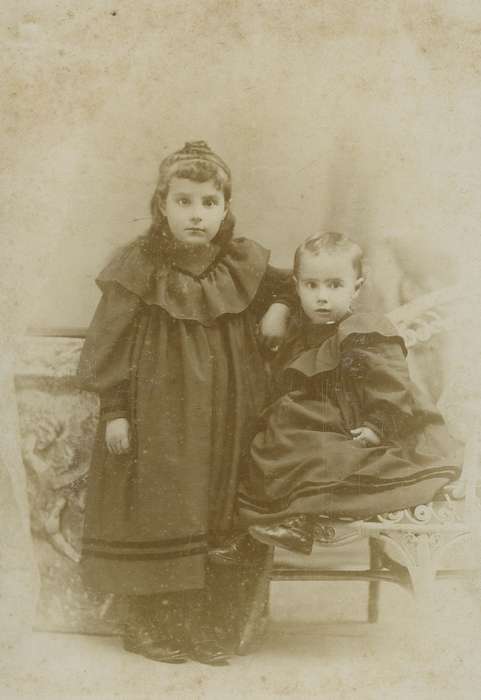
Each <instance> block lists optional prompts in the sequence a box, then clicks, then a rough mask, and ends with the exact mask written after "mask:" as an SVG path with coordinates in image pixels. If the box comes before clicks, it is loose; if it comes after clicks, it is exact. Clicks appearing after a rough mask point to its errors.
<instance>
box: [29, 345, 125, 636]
mask: <svg viewBox="0 0 481 700" xmlns="http://www.w3.org/2000/svg"><path fill="white" fill-rule="evenodd" d="M81 346H82V340H80V339H76V338H42V337H30V338H25V339H23V340H22V341H21V345H20V348H19V353H18V361H17V368H16V381H15V384H16V397H17V406H18V416H19V423H20V439H21V450H22V457H23V462H24V465H25V469H26V474H27V490H28V499H29V504H30V518H31V531H32V537H33V540H34V550H35V555H36V559H37V562H38V566H39V570H40V577H41V590H40V600H39V606H38V614H37V626H38V627H39V628H41V629H48V630H59V631H60V630H61V631H72V632H93V633H107V632H114V631H116V630H117V629H118V627H119V623H118V619H119V608H120V607H121V606H122V602H121V601H120V600H116V599H115V598H114V596H101V595H98V594H96V593H93V592H91V591H88V590H86V589H85V588H84V586H83V584H82V581H81V579H80V575H79V567H78V562H79V558H80V541H81V533H82V525H83V513H84V503H85V494H86V479H87V473H88V468H89V460H90V454H91V448H92V444H93V440H94V435H95V429H96V423H97V411H98V408H97V400H96V397H95V396H93V395H91V394H87V393H85V392H81V391H79V390H78V389H77V388H76V387H75V384H74V375H75V371H76V367H77V364H78V358H79V353H80V349H81Z"/></svg>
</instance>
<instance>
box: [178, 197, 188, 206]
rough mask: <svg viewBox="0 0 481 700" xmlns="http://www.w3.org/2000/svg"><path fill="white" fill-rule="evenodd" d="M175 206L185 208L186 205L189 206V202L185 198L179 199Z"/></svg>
mask: <svg viewBox="0 0 481 700" xmlns="http://www.w3.org/2000/svg"><path fill="white" fill-rule="evenodd" d="M177 204H180V205H181V206H183V207H185V206H186V205H187V204H190V200H189V199H188V198H187V197H179V199H178V200H177Z"/></svg>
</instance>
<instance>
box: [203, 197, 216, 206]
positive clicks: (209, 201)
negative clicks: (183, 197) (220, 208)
mask: <svg viewBox="0 0 481 700" xmlns="http://www.w3.org/2000/svg"><path fill="white" fill-rule="evenodd" d="M216 204H217V201H216V200H215V199H206V200H204V206H206V207H209V208H210V207H215V205H216Z"/></svg>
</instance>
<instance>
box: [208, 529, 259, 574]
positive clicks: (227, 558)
mask: <svg viewBox="0 0 481 700" xmlns="http://www.w3.org/2000/svg"><path fill="white" fill-rule="evenodd" d="M253 545H255V543H253V542H252V538H251V537H250V536H249V533H248V532H241V533H236V534H235V535H231V536H230V537H228V538H227V539H226V541H225V542H224V543H223V544H222V545H220V546H218V547H214V548H213V549H209V555H208V556H209V561H210V562H212V563H213V564H220V565H221V566H226V565H227V566H230V565H233V564H241V563H245V562H246V561H248V560H249V559H250V558H251V556H253V555H254V554H255V548H254V546H253Z"/></svg>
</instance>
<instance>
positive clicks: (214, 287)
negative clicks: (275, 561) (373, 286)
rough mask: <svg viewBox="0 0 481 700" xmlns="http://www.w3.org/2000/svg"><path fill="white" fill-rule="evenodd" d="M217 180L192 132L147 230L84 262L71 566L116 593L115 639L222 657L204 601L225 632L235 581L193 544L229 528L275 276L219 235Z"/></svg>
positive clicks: (258, 397) (225, 175)
mask: <svg viewBox="0 0 481 700" xmlns="http://www.w3.org/2000/svg"><path fill="white" fill-rule="evenodd" d="M230 196H231V174H230V170H229V168H228V166H227V165H226V163H225V162H224V161H223V160H222V159H221V158H220V157H219V156H218V155H216V154H215V153H213V152H212V151H211V149H210V148H209V147H208V146H207V144H206V143H205V142H203V141H198V142H194V143H187V144H186V145H185V147H184V148H182V149H181V150H179V151H176V152H175V153H173V154H172V155H170V156H169V157H167V158H166V159H165V160H164V161H162V163H161V165H160V171H159V181H158V184H157V187H156V190H155V193H154V196H153V199H152V204H151V210H152V226H151V228H150V230H149V232H148V233H147V235H145V236H142V237H140V238H139V239H137V240H135V241H133V242H132V243H131V244H130V245H127V246H126V247H125V248H123V249H122V250H121V251H120V253H118V254H117V255H116V256H115V257H114V259H113V260H112V261H111V262H110V264H109V265H107V267H106V268H105V269H104V270H103V271H102V272H101V273H100V275H99V277H98V278H97V283H98V285H99V287H100V289H101V291H102V298H101V300H100V303H99V306H98V308H97V311H96V313H95V317H94V319H93V321H92V324H91V326H90V328H89V331H88V334H87V338H86V341H85V345H84V348H83V352H82V357H81V360H80V368H79V376H80V380H81V386H82V387H83V388H85V389H88V390H90V391H95V392H97V393H98V394H99V395H100V422H99V428H98V434H97V441H96V445H95V448H94V452H93V456H92V464H91V470H90V475H89V484H88V498H87V507H86V517H85V528H84V539H83V554H82V557H83V558H82V567H83V571H84V576H85V579H86V581H87V583H88V584H89V585H90V586H92V587H94V588H95V589H97V590H99V591H105V592H111V593H118V594H126V595H127V596H128V599H129V607H130V614H129V618H128V620H127V625H126V633H125V638H124V645H125V648H126V649H128V650H130V651H133V652H135V653H139V654H142V655H144V656H146V657H148V658H151V659H156V660H158V661H166V662H170V663H181V662H183V661H186V659H187V657H191V658H194V659H196V660H198V661H201V662H203V663H208V664H225V663H226V659H227V652H226V650H225V648H222V646H221V644H220V643H219V640H218V639H217V637H216V630H215V629H214V627H215V625H214V620H215V616H216V617H217V622H218V625H220V624H222V623H223V624H224V630H223V631H224V632H225V633H226V634H227V633H228V632H232V633H233V634H234V636H235V633H236V630H235V629H229V627H234V625H235V624H237V625H238V626H239V625H240V624H241V622H240V620H239V616H240V612H241V610H240V607H241V606H240V604H239V599H238V598H237V597H236V592H238V591H239V590H240V588H239V587H240V586H241V584H244V589H243V590H245V589H246V586H247V584H246V582H243V581H242V577H241V576H240V575H237V576H235V575H234V576H232V577H231V580H230V581H228V585H226V581H225V576H224V581H223V582H221V581H220V580H219V577H218V575H217V573H216V571H215V567H213V566H211V565H210V564H209V562H208V560H207V553H208V550H209V548H211V547H213V546H215V545H216V544H218V543H219V540H220V541H222V540H223V539H224V538H225V536H226V534H227V533H229V531H230V529H231V526H232V518H233V512H234V504H235V498H236V493H237V488H238V482H239V464H240V456H241V451H242V449H243V445H244V444H245V443H246V442H247V440H248V438H251V437H252V428H253V424H254V419H255V416H256V415H257V414H258V412H259V411H260V409H261V408H262V407H263V405H264V401H265V376H264V374H265V373H264V365H263V361H262V357H261V355H260V352H259V348H258V338H257V324H258V321H259V320H260V318H261V317H262V314H264V312H265V311H266V310H267V309H268V307H269V305H270V304H271V303H272V302H276V301H277V302H280V303H277V304H275V305H274V306H273V307H272V310H271V311H270V315H269V316H268V317H264V321H263V330H264V333H265V335H266V336H268V338H270V339H271V340H272V341H273V342H275V339H276V334H277V327H279V329H280V331H281V330H282V322H281V321H282V318H281V319H280V322H279V323H277V325H276V318H275V317H274V314H275V313H279V312H281V315H282V313H286V315H287V312H288V310H287V307H286V306H283V305H281V304H282V303H283V302H284V301H285V299H286V295H287V297H288V296H289V292H288V290H289V278H288V276H286V275H285V274H283V273H281V271H279V270H275V269H274V268H272V267H270V266H269V265H268V259H269V253H268V251H266V250H264V248H262V247H261V246H260V245H258V244H257V243H255V242H254V241H251V240H248V239H246V238H234V233H233V231H234V218H233V216H232V214H231V211H230ZM261 549H262V548H261ZM223 573H225V572H223ZM234 574H235V572H234ZM237 584H238V585H237ZM236 585H237V588H236ZM239 595H240V593H239ZM236 616H237V618H236ZM237 631H238V630H237ZM235 641H236V640H235V639H234V640H233V643H234V644H235Z"/></svg>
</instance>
